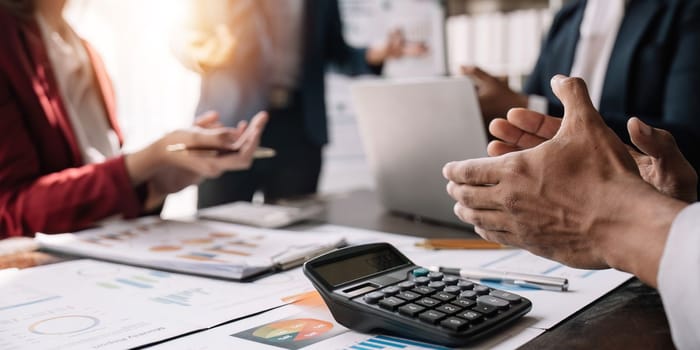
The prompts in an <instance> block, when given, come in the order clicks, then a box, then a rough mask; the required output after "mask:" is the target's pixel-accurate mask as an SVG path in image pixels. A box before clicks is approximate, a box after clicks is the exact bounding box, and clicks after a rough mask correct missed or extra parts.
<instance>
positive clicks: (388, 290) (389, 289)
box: [381, 286, 401, 296]
mask: <svg viewBox="0 0 700 350" xmlns="http://www.w3.org/2000/svg"><path fill="white" fill-rule="evenodd" d="M400 291H401V289H399V287H396V286H391V287H386V288H384V289H382V290H381V292H382V293H384V295H388V296H392V295H395V294H396V293H398V292H400Z"/></svg>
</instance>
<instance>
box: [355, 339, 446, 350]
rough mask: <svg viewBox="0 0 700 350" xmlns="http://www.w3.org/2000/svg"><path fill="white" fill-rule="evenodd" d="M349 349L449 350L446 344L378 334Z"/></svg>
mask: <svg viewBox="0 0 700 350" xmlns="http://www.w3.org/2000/svg"><path fill="white" fill-rule="evenodd" d="M348 349H351V350H376V349H406V350H414V349H432V350H449V348H446V347H444V346H440V345H433V344H428V343H423V342H419V341H415V340H408V339H402V338H395V337H389V336H386V335H378V336H376V337H373V338H370V339H367V340H364V341H362V342H359V343H357V344H355V345H353V346H351V347H349V348H348Z"/></svg>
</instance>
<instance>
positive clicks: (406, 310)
mask: <svg viewBox="0 0 700 350" xmlns="http://www.w3.org/2000/svg"><path fill="white" fill-rule="evenodd" d="M423 310H425V308H424V307H422V306H420V305H416V304H406V305H404V306H402V307H400V308H399V313H400V314H402V315H405V316H409V317H416V315H418V313H420V312H422V311H423Z"/></svg>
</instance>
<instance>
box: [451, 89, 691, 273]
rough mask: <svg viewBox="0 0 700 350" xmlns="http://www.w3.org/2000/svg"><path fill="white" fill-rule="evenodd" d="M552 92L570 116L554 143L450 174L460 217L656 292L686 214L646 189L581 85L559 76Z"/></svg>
mask: <svg viewBox="0 0 700 350" xmlns="http://www.w3.org/2000/svg"><path fill="white" fill-rule="evenodd" d="M552 88H553V90H554V92H555V94H556V95H557V96H558V97H559V99H560V100H561V101H562V103H563V104H564V108H565V111H566V113H565V116H564V119H563V122H562V125H561V128H559V130H558V131H557V133H556V135H555V136H554V137H552V139H551V140H549V141H546V142H543V143H541V144H540V145H539V146H537V147H535V148H532V149H528V150H524V151H521V152H514V153H508V154H506V155H503V156H500V157H497V158H484V159H473V160H466V161H462V162H453V163H449V164H447V165H446V166H445V168H444V169H443V173H444V175H445V177H446V178H447V179H448V180H450V182H449V184H448V187H447V189H448V192H449V194H450V195H451V196H452V197H453V198H454V199H455V200H457V204H456V205H455V213H456V214H457V216H458V217H459V218H460V219H462V220H463V221H465V222H469V223H472V224H474V225H475V228H476V232H477V233H478V234H479V235H481V236H482V237H484V238H485V239H488V240H492V241H496V242H500V243H505V244H509V245H514V246H518V247H522V248H525V249H527V250H530V251H532V252H533V253H535V254H538V255H542V256H545V257H548V258H552V259H555V260H558V261H560V262H563V263H565V264H567V265H571V266H574V267H579V268H606V267H608V266H613V267H616V268H619V269H622V270H625V271H630V272H633V273H635V274H637V275H638V276H640V277H641V278H642V279H643V280H645V282H647V283H650V284H652V285H654V284H655V283H656V272H657V269H658V261H659V259H660V258H661V254H662V252H663V248H664V245H665V238H666V237H667V235H668V230H669V229H670V225H671V223H672V221H673V219H674V218H675V216H676V215H677V213H678V212H680V210H682V208H683V207H684V206H685V204H684V203H682V202H679V201H676V200H673V199H671V198H669V197H666V196H663V195H662V194H660V193H659V192H657V191H656V190H655V189H653V188H652V187H651V186H649V184H647V183H646V182H644V181H643V179H642V178H641V177H640V175H639V170H638V167H637V165H636V163H635V161H634V160H633V159H632V157H631V156H630V154H629V152H628V151H627V148H626V146H625V145H624V144H623V143H622V142H621V141H620V139H619V138H618V137H617V136H616V135H615V134H614V133H613V132H612V130H610V129H609V128H608V127H607V126H606V125H605V123H604V122H603V120H602V118H601V117H600V115H599V114H598V112H597V111H596V110H595V108H594V107H593V105H592V103H591V102H590V98H589V97H588V92H587V90H586V86H585V83H584V82H583V81H582V80H580V79H575V78H566V77H562V76H557V77H555V78H554V79H553V80H552ZM650 218H652V219H651V220H649V219H650Z"/></svg>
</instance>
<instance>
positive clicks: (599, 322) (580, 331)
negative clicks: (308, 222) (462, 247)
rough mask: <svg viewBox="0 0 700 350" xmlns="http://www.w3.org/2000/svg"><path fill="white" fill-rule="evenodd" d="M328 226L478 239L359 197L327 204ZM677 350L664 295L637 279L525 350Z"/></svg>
mask: <svg viewBox="0 0 700 350" xmlns="http://www.w3.org/2000/svg"><path fill="white" fill-rule="evenodd" d="M322 220H324V221H326V222H328V223H330V224H336V225H345V226H352V227H357V228H364V229H369V230H377V231H384V232H391V233H401V234H408V235H414V236H421V237H430V238H448V237H464V236H465V235H473V236H475V234H473V233H470V232H469V231H467V230H466V229H459V228H454V227H445V226H438V225H433V224H430V223H426V222H419V221H415V220H412V219H409V218H405V217H400V216H396V215H392V214H390V213H388V212H387V211H386V210H385V209H384V208H382V207H381V205H380V204H379V201H378V198H377V196H376V194H374V193H373V192H370V191H356V192H351V193H348V194H346V195H339V196H334V197H331V198H330V199H328V200H327V201H326V211H325V213H324V214H323V215H322ZM552 348H561V349H592V348H596V349H615V350H617V349H635V348H637V349H672V348H673V343H672V341H671V333H670V330H669V327H668V321H667V319H666V316H665V314H664V310H663V305H662V304H661V299H660V297H659V294H658V293H657V292H656V290H655V289H653V288H650V287H648V286H646V285H644V284H643V283H641V282H640V281H639V280H637V279H632V280H630V281H629V282H627V283H625V284H624V285H622V286H620V287H619V288H617V289H615V290H614V291H612V292H610V293H609V294H607V295H606V296H604V297H602V298H601V299H599V300H598V301H596V302H595V303H593V304H591V305H590V306H588V307H587V308H585V309H583V310H581V311H579V312H578V313H576V314H575V315H573V316H571V317H570V318H569V319H567V320H566V321H564V322H562V323H561V324H559V325H558V326H556V327H555V328H553V329H551V330H549V331H547V332H545V333H543V334H542V335H541V336H539V337H537V338H536V339H534V340H533V341H531V342H530V343H528V344H526V345H525V346H524V347H523V349H552Z"/></svg>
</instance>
